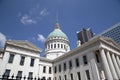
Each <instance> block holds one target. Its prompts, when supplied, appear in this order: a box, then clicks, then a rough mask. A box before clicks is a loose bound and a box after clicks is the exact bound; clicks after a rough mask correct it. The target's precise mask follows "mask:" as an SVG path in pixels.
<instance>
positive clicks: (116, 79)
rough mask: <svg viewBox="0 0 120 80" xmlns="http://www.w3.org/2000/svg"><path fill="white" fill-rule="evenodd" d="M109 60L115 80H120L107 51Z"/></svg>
mask: <svg viewBox="0 0 120 80" xmlns="http://www.w3.org/2000/svg"><path fill="white" fill-rule="evenodd" d="M107 59H108V63H109V65H110V69H111V72H112V75H113V79H114V80H118V76H117V73H116V71H115V68H114V65H113V62H112V59H111V56H110V53H109V51H107Z"/></svg>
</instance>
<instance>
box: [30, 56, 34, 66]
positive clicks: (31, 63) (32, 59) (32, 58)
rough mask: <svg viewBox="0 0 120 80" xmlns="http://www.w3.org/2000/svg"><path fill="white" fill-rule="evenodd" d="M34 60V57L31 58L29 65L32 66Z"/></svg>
mask: <svg viewBox="0 0 120 80" xmlns="http://www.w3.org/2000/svg"><path fill="white" fill-rule="evenodd" d="M34 60H35V59H33V58H31V62H30V66H32V67H33V66H34Z"/></svg>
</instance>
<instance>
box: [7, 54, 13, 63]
mask: <svg viewBox="0 0 120 80" xmlns="http://www.w3.org/2000/svg"><path fill="white" fill-rule="evenodd" d="M13 59H14V54H10V57H9V61H8V63H13Z"/></svg>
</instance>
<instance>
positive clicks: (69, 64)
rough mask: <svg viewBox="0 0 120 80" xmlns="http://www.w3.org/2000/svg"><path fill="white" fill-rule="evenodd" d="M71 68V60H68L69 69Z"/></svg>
mask: <svg viewBox="0 0 120 80" xmlns="http://www.w3.org/2000/svg"><path fill="white" fill-rule="evenodd" d="M71 68H72V61H71V60H70V61H69V69H71Z"/></svg>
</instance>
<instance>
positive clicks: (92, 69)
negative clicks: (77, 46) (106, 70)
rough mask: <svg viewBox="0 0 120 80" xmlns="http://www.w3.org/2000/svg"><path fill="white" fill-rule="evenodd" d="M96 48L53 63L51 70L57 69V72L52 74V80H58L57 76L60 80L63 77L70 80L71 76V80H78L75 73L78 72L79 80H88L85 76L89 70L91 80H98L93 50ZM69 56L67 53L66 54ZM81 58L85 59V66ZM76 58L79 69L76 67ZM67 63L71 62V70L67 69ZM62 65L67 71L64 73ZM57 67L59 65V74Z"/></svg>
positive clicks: (87, 49) (95, 47)
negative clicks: (53, 79) (84, 57)
mask: <svg viewBox="0 0 120 80" xmlns="http://www.w3.org/2000/svg"><path fill="white" fill-rule="evenodd" d="M97 48H98V46H94V47H92V46H91V47H89V48H86V49H85V50H83V51H78V52H75V53H74V54H73V55H71V56H67V57H65V58H62V59H60V60H58V61H57V62H55V63H54V65H53V68H54V70H55V67H57V72H56V73H54V78H55V77H56V78H57V79H56V80H60V79H59V76H61V80H63V79H64V76H65V75H66V76H67V80H72V79H71V76H70V75H71V74H73V80H79V79H78V75H77V73H78V72H80V76H81V80H88V79H87V75H86V70H89V75H90V79H91V80H100V77H99V71H98V63H97V62H96V58H95V53H94V50H96V49H97ZM68 54H69V53H68ZM83 56H86V57H87V64H84V61H83ZM76 58H78V59H79V67H77V66H76ZM69 61H72V68H71V69H70V68H69ZM64 63H66V66H67V69H66V71H64V68H63V67H64ZM99 64H101V63H99ZM59 65H61V72H59Z"/></svg>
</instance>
